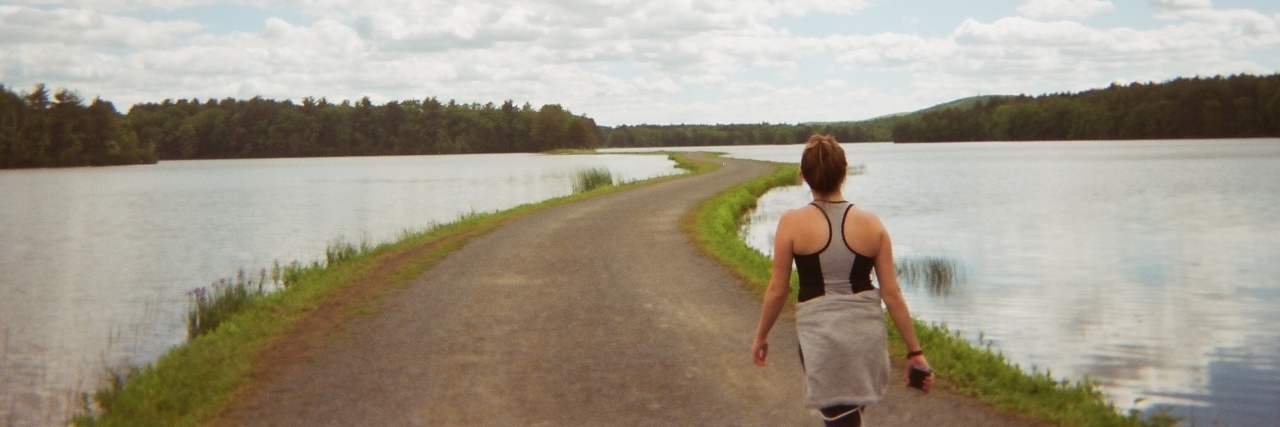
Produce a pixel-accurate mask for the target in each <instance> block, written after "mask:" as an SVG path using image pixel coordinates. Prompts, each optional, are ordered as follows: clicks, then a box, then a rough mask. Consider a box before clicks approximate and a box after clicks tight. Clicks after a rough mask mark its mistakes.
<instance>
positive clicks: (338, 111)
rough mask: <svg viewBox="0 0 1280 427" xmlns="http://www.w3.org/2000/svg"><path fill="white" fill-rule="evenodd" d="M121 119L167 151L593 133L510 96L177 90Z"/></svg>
mask: <svg viewBox="0 0 1280 427" xmlns="http://www.w3.org/2000/svg"><path fill="white" fill-rule="evenodd" d="M127 119H128V122H129V125H130V126H131V127H132V128H133V130H134V131H135V132H136V133H137V135H138V139H139V140H140V141H142V143H143V145H144V146H147V147H155V152H156V155H158V156H159V157H160V158H161V159H166V160H167V159H227V158H253V157H316V156H381V155H404V154H456V153H503V152H538V151H546V150H554V149H560V148H593V147H595V146H596V145H597V144H598V141H599V134H598V132H597V129H596V124H595V121H594V120H592V119H590V118H587V117H585V116H575V115H573V114H571V113H570V112H569V111H567V110H565V109H563V108H561V107H560V106H559V105H555V104H552V105H544V106H542V108H539V109H537V110H534V109H533V107H531V106H530V105H529V104H527V103H526V104H524V105H523V106H516V105H515V104H514V103H512V101H506V102H504V103H503V104H502V105H500V106H495V105H493V104H492V103H489V104H484V105H480V104H457V103H454V102H453V101H449V102H448V103H441V102H440V101H437V100H436V99H435V98H427V99H424V100H422V101H417V100H410V101H391V102H388V103H386V104H382V105H375V104H373V103H372V102H370V101H369V98H367V97H366V98H363V99H361V100H359V101H357V102H355V103H354V104H353V103H350V102H347V101H343V102H341V103H337V104H334V103H330V102H328V101H326V100H325V99H323V98H322V99H319V100H317V99H314V98H304V99H303V100H302V102H301V103H299V104H294V103H293V102H292V101H289V100H285V101H275V100H270V99H262V98H253V99H250V100H247V101H246V100H235V99H229V98H228V99H223V100H221V101H214V100H212V99H211V100H209V101H207V102H203V103H201V102H200V101H198V100H191V101H187V100H181V99H180V100H177V101H171V100H165V101H164V102H162V103H159V104H155V103H149V104H138V105H134V106H133V108H132V109H130V110H129V115H128V116H127Z"/></svg>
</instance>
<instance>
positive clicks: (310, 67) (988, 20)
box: [0, 0, 1280, 126]
mask: <svg viewBox="0 0 1280 427" xmlns="http://www.w3.org/2000/svg"><path fill="white" fill-rule="evenodd" d="M1278 71H1280V0H906V1H881V0H828V1H822V0H773V1H767V0H654V1H623V0H516V1H506V0H471V1H464V2H453V1H437V0H391V1H380V0H281V1H269V0H240V1H210V0H0V84H4V85H5V86H6V87H8V88H10V89H12V90H15V91H19V92H22V91H30V90H31V88H32V87H33V85H34V84H36V83H44V84H46V85H47V86H49V87H50V88H53V89H58V88H67V89H71V90H74V91H76V92H78V93H79V94H80V95H81V96H82V97H83V98H85V99H92V98H93V97H101V98H103V99H105V100H108V101H112V102H114V103H115V105H116V107H117V109H119V110H121V112H126V111H127V110H128V108H129V106H130V105H133V104H134V103H139V102H159V101H161V100H164V99H177V98H186V99H190V98H199V99H202V100H203V99H208V98H217V99H222V98H227V97H232V98H237V99H247V98H252V97H254V96H262V97H265V98H272V99H293V100H300V99H302V98H304V97H308V96H309V97H315V98H327V99H328V100H330V101H335V102H336V101H341V100H344V99H350V100H356V99H359V98H361V97H365V96H367V97H369V98H370V99H371V100H372V101H374V102H375V103H385V102H388V101H393V100H408V99H423V98H428V97H436V98H438V99H440V100H442V101H445V100H450V99H452V100H456V101H457V102H461V103H481V104H484V103H488V102H493V103H501V102H502V101H503V100H507V99H510V100H514V101H515V102H516V103H517V104H522V103H525V102H528V103H531V104H532V105H533V106H534V107H535V108H537V107H538V106H541V105H543V104H553V103H554V104H560V105H561V106H563V107H565V108H566V109H569V110H570V111H572V112H574V113H575V114H586V115H587V116H589V117H592V118H594V119H595V120H596V121H597V123H599V124H601V125H606V126H616V125H622V124H641V123H651V124H675V123H706V124H711V123H759V122H770V123H798V122H811V121H843V120H861V119H867V118H872V117H876V116H880V115H885V114H892V113H898V112H904V111H914V110H918V109H921V108H926V107H929V106H932V105H935V104H939V103H943V102H947V101H950V100H954V99H958V98H963V97H968V96H974V95H988V94H1014V95H1016V94H1028V95H1039V94H1045V93H1057V92H1073V91H1081V90H1087V89H1091V88H1100V87H1105V86H1107V85H1110V84H1111V83H1113V82H1117V83H1122V84H1124V83H1129V82H1135V81H1136V82H1160V81H1165V80H1169V79H1172V78H1176V77H1194V76H1197V75H1199V76H1214V75H1219V74H1221V75H1230V74H1238V73H1250V74H1257V75H1261V74H1272V73H1276V72H1278Z"/></svg>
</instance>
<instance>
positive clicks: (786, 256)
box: [751, 212, 795, 366]
mask: <svg viewBox="0 0 1280 427" xmlns="http://www.w3.org/2000/svg"><path fill="white" fill-rule="evenodd" d="M792 215H794V213H792V212H787V213H784V214H782V218H780V219H779V220H778V230H777V232H776V233H774V240H773V266H772V268H771V274H770V275H769V285H768V287H766V288H765V290H764V301H763V302H762V303H761V304H760V323H759V324H757V325H756V335H755V339H753V340H752V342H751V360H752V361H754V362H755V363H756V364H757V365H760V366H765V365H767V364H768V361H769V331H771V330H773V324H774V323H775V322H777V321H778V314H779V313H781V312H782V306H784V305H786V303H787V297H788V296H790V295H791V263H792V262H793V261H794V259H795V258H794V255H793V254H792V252H791V251H792V250H793V247H792V225H791V222H793V219H792Z"/></svg>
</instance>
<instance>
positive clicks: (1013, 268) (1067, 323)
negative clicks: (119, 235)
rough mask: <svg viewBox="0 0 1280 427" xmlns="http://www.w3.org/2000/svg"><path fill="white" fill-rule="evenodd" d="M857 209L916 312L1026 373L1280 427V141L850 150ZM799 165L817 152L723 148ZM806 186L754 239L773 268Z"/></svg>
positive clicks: (1221, 420)
mask: <svg viewBox="0 0 1280 427" xmlns="http://www.w3.org/2000/svg"><path fill="white" fill-rule="evenodd" d="M844 147H845V149H846V154H847V156H848V158H849V163H850V164H851V165H859V164H861V165H865V171H864V172H863V173H862V174H859V175H853V176H850V177H849V178H848V181H847V183H846V185H845V197H846V198H848V199H849V200H850V201H852V202H854V203H856V204H858V205H859V206H861V207H863V208H865V209H868V210H870V211H872V212H875V213H877V214H878V215H879V216H880V218H881V219H882V221H883V222H884V223H885V225H886V226H887V227H888V229H889V231H890V233H891V235H892V236H893V241H894V249H895V255H896V257H897V259H898V260H899V261H909V260H912V259H915V260H919V259H923V258H927V257H933V258H937V259H942V260H945V261H946V262H949V263H951V265H954V266H956V267H958V270H959V271H960V272H961V275H960V277H959V278H958V279H957V280H956V281H955V282H954V283H951V284H949V285H945V286H929V285H926V284H922V283H911V282H909V283H904V290H905V291H906V293H907V299H908V301H909V305H910V307H911V309H912V313H913V314H914V315H916V316H917V317H919V318H921V319H922V320H925V321H928V322H945V323H946V324H947V325H948V326H949V327H951V328H952V329H958V330H960V331H963V332H964V333H965V336H966V338H969V339H970V340H975V339H976V338H977V337H978V336H979V334H980V333H981V334H983V336H985V337H986V339H989V340H992V341H993V342H994V348H995V349H998V350H999V351H1002V352H1003V353H1004V354H1005V355H1006V356H1008V357H1009V358H1010V359H1012V360H1013V361H1014V362H1016V363H1019V364H1021V365H1022V366H1023V367H1024V368H1030V367H1033V366H1034V367H1036V368H1037V369H1039V370H1040V371H1041V372H1043V371H1044V370H1045V369H1051V370H1052V374H1053V375H1054V376H1055V377H1058V378H1070V379H1073V380H1076V379H1080V378H1083V377H1084V376H1086V375H1087V376H1089V377H1090V378H1093V379H1095V380H1096V381H1097V382H1098V383H1100V384H1101V386H1102V390H1103V391H1104V393H1105V394H1106V395H1107V396H1108V397H1109V398H1110V399H1111V400H1112V401H1113V402H1115V404H1116V406H1117V407H1119V408H1124V409H1128V408H1134V407H1136V408H1139V409H1142V410H1151V409H1153V408H1157V407H1161V406H1167V407H1172V408H1173V409H1174V413H1175V414H1176V415H1180V416H1184V417H1187V418H1188V421H1190V419H1192V418H1194V419H1195V420H1196V421H1197V424H1198V425H1230V426H1276V425H1280V327H1277V326H1276V325H1278V324H1280V140H1275V139H1270V140H1228V141H1133V142H1042V143H992V142H988V143H957V144H914V145H912V144H900V145H898V144H851V145H844ZM707 149H708V150H714V151H723V152H728V153H730V154H731V156H734V157H744V158H755V159H762V160H773V161H783V162H798V161H799V159H800V151H801V149H802V147H801V146H798V145H793V146H777V147H742V148H733V147H727V148H726V147H710V148H707ZM809 200H810V195H809V192H808V190H807V188H804V187H790V188H783V189H777V190H774V191H772V192H770V193H768V194H766V195H765V196H764V197H763V198H762V199H761V200H760V204H759V208H758V209H757V211H756V212H754V213H753V214H752V217H751V224H750V226H749V227H748V228H747V229H746V230H745V239H746V240H747V241H748V242H749V244H751V245H752V246H753V247H756V248H757V249H759V250H761V251H762V252H765V253H768V252H769V251H770V250H771V241H772V233H773V231H774V228H775V227H776V226H777V219H778V217H779V215H780V214H781V213H782V212H783V211H785V210H786V209H790V208H795V207H799V206H802V205H803V204H805V203H808V201H809Z"/></svg>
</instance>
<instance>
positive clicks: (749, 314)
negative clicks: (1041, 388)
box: [212, 159, 1030, 426]
mask: <svg viewBox="0 0 1280 427" xmlns="http://www.w3.org/2000/svg"><path fill="white" fill-rule="evenodd" d="M717 161H722V162H723V163H724V167H722V168H721V169H719V170H717V171H715V172H712V173H707V174H702V175H696V176H690V177H683V178H680V179H675V180H669V181H665V182H661V183H657V184H653V185H647V186H641V187H639V188H635V189H629V190H626V191H621V192H617V193H613V194H609V195H605V196H601V197H595V198H591V199H588V200H584V201H581V202H575V203H571V204H567V205H562V206H558V207H554V208H550V209H546V210H542V211H540V212H537V213H534V214H531V215H528V216H525V217H522V218H519V219H516V220H514V221H512V222H509V223H507V224H506V225H504V226H502V227H501V228H499V229H497V230H495V231H493V232H491V233H489V234H487V235H484V236H482V237H478V238H476V239H474V240H472V241H471V242H469V243H468V244H466V246H464V247H462V248H461V249H459V250H457V251H456V252H454V253H452V254H451V255H450V256H448V257H447V258H446V259H444V260H443V261H441V262H440V263H439V264H437V265H436V266H435V267H433V268H432V269H431V270H429V271H428V272H426V273H424V274H423V275H421V276H420V277H417V278H416V279H414V280H413V281H412V282H411V283H410V284H409V285H408V286H404V287H393V288H390V289H386V290H384V291H382V292H377V293H374V294H371V295H375V296H374V297H373V298H375V299H374V300H373V301H372V302H370V303H369V304H368V305H367V306H366V307H365V309H364V310H363V311H364V312H365V314H357V315H354V316H352V317H351V318H350V319H349V320H346V321H342V322H339V323H337V324H336V325H335V326H333V327H332V328H331V330H330V331H328V333H327V335H326V338H325V339H324V340H323V341H322V342H321V343H320V344H318V345H314V346H312V347H311V348H309V349H305V350H301V351H305V352H306V353H307V354H306V355H305V357H297V358H294V359H295V360H296V362H294V363H285V364H283V365H282V366H276V367H273V369H276V370H277V371H278V372H274V373H273V375H266V376H261V378H259V379H257V380H256V381H259V382H261V383H260V384H255V385H254V386H252V387H251V388H250V389H251V390H252V392H247V393H242V394H241V395H240V396H239V397H238V398H237V401H235V402H233V403H232V404H231V405H230V406H229V409H228V410H227V411H226V412H225V413H223V414H221V416H220V417H218V419H217V420H215V421H214V422H213V423H212V424H215V425H261V426H295V425H296V426H351V425H370V426H373V425H377V426H419V425H422V426H820V425H821V422H820V421H819V419H818V418H816V417H815V416H814V415H813V414H811V413H810V412H809V411H808V410H806V409H804V408H803V407H802V403H801V401H802V397H803V396H802V395H803V390H802V388H801V386H802V385H801V367H800V363H799V361H798V360H797V356H796V352H795V351H789V350H788V349H794V348H796V339H795V328H794V322H793V320H792V318H791V316H790V311H789V310H787V311H785V312H784V314H783V317H782V318H781V319H780V320H779V322H778V325H777V327H775V329H774V333H773V335H772V337H771V344H772V348H773V349H774V351H773V354H771V355H770V358H771V360H770V366H768V367H766V368H760V367H757V366H755V365H753V364H752V363H751V358H750V354H749V350H750V345H751V336H752V333H753V331H754V328H755V325H756V321H757V316H758V315H759V310H760V303H759V301H757V300H755V299H753V298H752V297H751V296H750V295H749V294H748V293H747V292H746V291H745V290H744V289H743V287H742V285H741V283H740V281H739V280H738V279H737V278H736V277H735V276H733V275H732V274H731V273H730V272H729V271H728V270H727V269H726V268H724V267H722V266H721V265H719V264H718V263H716V262H715V261H713V260H712V259H710V258H708V257H707V256H705V255H703V254H702V253H700V252H699V251H697V250H696V249H694V248H693V246H692V245H691V244H690V243H689V240H688V237H687V236H686V235H684V234H683V233H682V232H681V231H680V228H679V220H680V218H681V216H683V215H684V214H685V212H687V211H688V210H690V209H692V208H693V207H694V206H695V205H696V204H697V203H699V202H701V201H702V200H705V199H706V198H708V197H710V196H711V195H713V194H715V193H717V192H719V191H721V190H723V189H725V188H728V187H730V186H732V185H734V184H737V183H740V182H743V181H745V180H748V179H750V178H752V177H755V176H758V175H760V174H763V173H766V172H768V171H770V170H772V166H770V165H768V164H764V163H759V162H751V161H740V160H728V159H725V160H717ZM895 379H896V378H895ZM867 422H868V425H870V426H891V425H903V426H908V425H909V426H928V425H941V426H970V425H975V426H981V425H1030V424H1028V423H1025V422H1022V421H1020V420H1019V419H1018V418H1017V417H1014V416H1010V415H1007V414H1003V413H1000V412H998V411H995V410H992V409H990V408H989V407H987V406H984V405H982V404H979V403H975V402H974V401H972V400H971V399H968V398H964V397H959V396H956V395H954V394H950V393H947V392H945V391H943V392H935V393H932V394H929V395H923V394H920V393H918V392H915V391H913V390H910V389H907V388H905V387H904V386H903V385H902V384H901V380H898V381H897V382H896V383H894V384H893V386H892V390H891V391H890V394H889V397H888V399H887V400H886V401H885V402H884V403H882V404H881V405H878V406H876V407H873V408H871V409H870V410H868V413H867Z"/></svg>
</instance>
